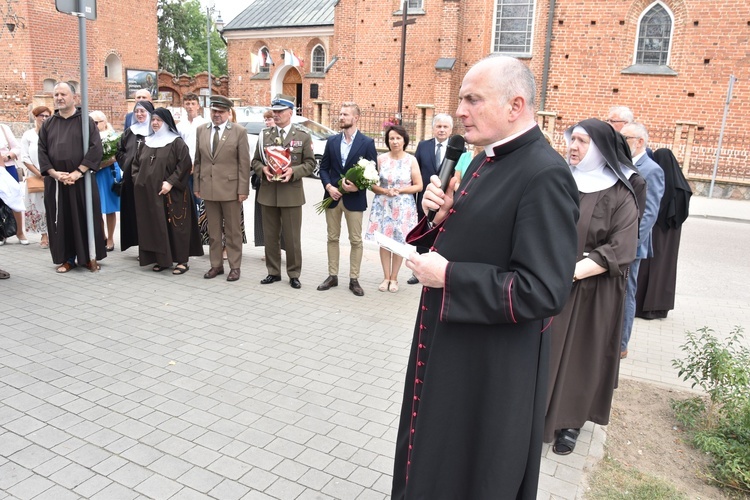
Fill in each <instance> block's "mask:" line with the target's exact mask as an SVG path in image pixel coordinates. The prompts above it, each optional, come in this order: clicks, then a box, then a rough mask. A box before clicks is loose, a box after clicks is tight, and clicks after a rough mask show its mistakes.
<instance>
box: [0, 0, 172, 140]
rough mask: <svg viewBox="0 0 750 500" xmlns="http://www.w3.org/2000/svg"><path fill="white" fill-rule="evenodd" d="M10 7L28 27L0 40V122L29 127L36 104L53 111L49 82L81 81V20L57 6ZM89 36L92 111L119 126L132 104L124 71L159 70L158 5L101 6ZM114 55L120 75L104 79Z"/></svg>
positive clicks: (148, 1) (28, 0)
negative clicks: (106, 65) (99, 111)
mask: <svg viewBox="0 0 750 500" xmlns="http://www.w3.org/2000/svg"><path fill="white" fill-rule="evenodd" d="M11 5H12V7H13V9H14V10H15V12H16V13H17V14H18V15H19V16H21V17H23V18H24V22H25V25H26V26H25V28H19V29H16V31H15V36H14V37H11V36H10V35H9V33H8V32H7V30H5V31H4V32H3V33H2V37H0V51H2V54H3V66H4V71H2V72H0V121H2V122H5V123H11V124H17V125H16V127H14V128H22V126H23V125H22V124H29V123H30V122H29V111H30V109H31V108H32V107H33V106H34V105H38V104H46V105H48V106H50V107H52V106H51V104H52V98H51V92H49V91H47V92H45V80H49V81H59V80H65V81H74V82H79V81H80V57H79V41H78V40H79V37H78V33H79V29H78V18H75V17H73V16H70V15H67V14H61V13H59V12H57V11H56V10H55V2H53V1H45V2H41V1H36V0H19V1H17V2H13V3H12V4H11ZM3 8H5V6H3ZM149 19H153V22H147V21H148V20H149ZM86 32H87V42H88V43H87V58H88V70H89V81H88V87H89V109H90V110H95V109H100V110H102V111H104V112H105V113H106V114H107V117H108V119H109V120H110V122H112V124H113V125H115V126H116V127H121V126H122V123H123V122H124V118H125V114H126V113H127V111H128V110H129V107H130V106H131V105H132V103H128V102H127V101H126V98H125V70H126V69H141V70H153V71H156V70H157V69H158V68H157V66H158V44H157V26H156V0H138V1H133V0H123V1H118V2H97V20H96V21H86ZM111 54H115V55H116V56H117V58H119V65H117V64H115V66H116V67H119V68H120V69H121V74H113V75H111V77H110V78H105V62H106V60H107V57H108V56H109V55H111ZM47 90H49V82H48V83H47ZM26 128H28V126H26Z"/></svg>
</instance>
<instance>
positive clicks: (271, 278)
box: [260, 274, 281, 285]
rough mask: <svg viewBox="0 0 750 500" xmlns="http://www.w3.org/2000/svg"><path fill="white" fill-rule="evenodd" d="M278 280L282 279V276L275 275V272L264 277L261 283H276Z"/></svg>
mask: <svg viewBox="0 0 750 500" xmlns="http://www.w3.org/2000/svg"><path fill="white" fill-rule="evenodd" d="M277 281H281V276H276V275H273V274H269V275H268V276H266V277H265V278H263V279H262V280H260V284H261V285H268V284H270V283H276V282H277Z"/></svg>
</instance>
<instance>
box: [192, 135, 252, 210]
mask: <svg viewBox="0 0 750 500" xmlns="http://www.w3.org/2000/svg"><path fill="white" fill-rule="evenodd" d="M213 126H214V125H213V123H207V124H205V125H201V126H200V127H199V128H198V130H197V131H196V134H195V162H194V165H193V189H194V190H195V192H196V193H200V196H201V198H203V199H204V200H208V201H232V200H236V199H237V197H238V196H239V195H245V196H247V195H248V194H249V193H250V146H249V145H248V142H247V131H246V130H245V127H242V126H240V125H237V124H236V123H232V122H227V124H226V127H225V128H224V133H223V134H222V136H221V138H220V139H219V145H218V146H217V147H216V154H215V155H212V154H211V142H212V138H213V130H212V129H213Z"/></svg>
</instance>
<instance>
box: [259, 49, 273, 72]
mask: <svg viewBox="0 0 750 500" xmlns="http://www.w3.org/2000/svg"><path fill="white" fill-rule="evenodd" d="M263 49H265V50H266V52H268V55H271V49H269V48H268V45H264V46H263V47H261V48H260V50H261V51H262V50H263ZM271 59H273V58H271ZM258 68H259V69H258V73H266V74H268V73H270V72H271V65H270V64H266V65H265V66H264V65H262V64H261V65H260V66H259V67H258Z"/></svg>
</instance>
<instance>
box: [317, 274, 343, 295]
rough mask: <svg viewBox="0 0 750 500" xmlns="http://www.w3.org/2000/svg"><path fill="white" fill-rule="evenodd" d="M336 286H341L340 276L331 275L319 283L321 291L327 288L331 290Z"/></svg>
mask: <svg viewBox="0 0 750 500" xmlns="http://www.w3.org/2000/svg"><path fill="white" fill-rule="evenodd" d="M334 286H339V277H338V276H329V277H327V278H326V280H325V281H324V282H323V283H321V284H320V285H318V290H320V291H321V292H324V291H326V290H330V289H331V288H333V287H334Z"/></svg>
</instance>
